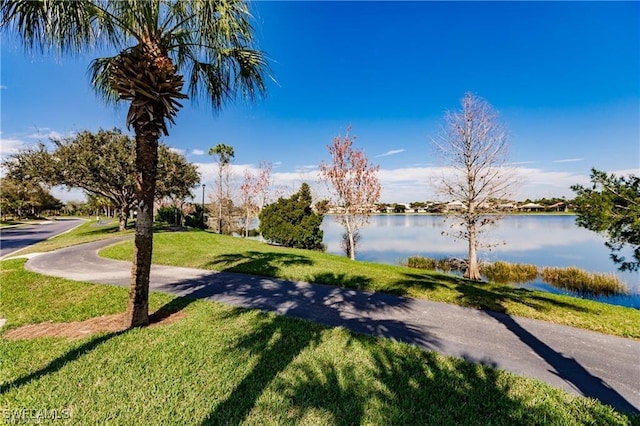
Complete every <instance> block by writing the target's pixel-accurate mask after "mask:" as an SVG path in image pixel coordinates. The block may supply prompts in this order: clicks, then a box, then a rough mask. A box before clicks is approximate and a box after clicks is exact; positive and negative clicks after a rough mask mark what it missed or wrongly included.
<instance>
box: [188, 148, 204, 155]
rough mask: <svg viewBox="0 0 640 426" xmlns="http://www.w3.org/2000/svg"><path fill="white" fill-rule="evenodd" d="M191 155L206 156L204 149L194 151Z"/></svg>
mask: <svg viewBox="0 0 640 426" xmlns="http://www.w3.org/2000/svg"><path fill="white" fill-rule="evenodd" d="M191 155H204V150H202V149H192V150H191Z"/></svg>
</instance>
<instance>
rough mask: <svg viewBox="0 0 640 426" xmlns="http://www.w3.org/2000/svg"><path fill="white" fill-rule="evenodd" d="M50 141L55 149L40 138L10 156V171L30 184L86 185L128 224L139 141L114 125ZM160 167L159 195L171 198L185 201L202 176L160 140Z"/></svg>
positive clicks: (97, 200)
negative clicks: (34, 143) (33, 146)
mask: <svg viewBox="0 0 640 426" xmlns="http://www.w3.org/2000/svg"><path fill="white" fill-rule="evenodd" d="M51 143H52V145H53V150H52V151H49V150H48V149H47V147H46V145H45V144H43V143H40V144H38V146H37V147H35V148H27V149H25V150H23V151H21V152H19V153H17V154H15V155H13V156H11V157H10V158H9V159H8V160H7V161H5V162H4V163H3V166H4V167H5V168H6V169H7V176H8V177H9V178H10V179H11V180H13V181H17V182H22V183H23V184H24V185H26V187H33V188H46V187H51V186H55V185H64V186H66V187H68V188H78V189H82V190H84V191H85V192H86V193H87V194H89V195H90V196H91V199H93V204H100V202H102V203H105V202H106V205H110V206H115V207H116V208H117V210H118V212H119V213H118V216H119V223H120V224H119V229H120V230H124V229H126V227H127V219H128V218H129V216H130V211H131V210H132V209H133V208H135V206H136V191H135V186H136V165H135V149H134V147H135V143H136V142H135V140H134V139H133V138H131V137H130V136H127V135H126V134H124V133H122V131H121V130H119V129H113V130H100V131H98V132H96V133H92V132H89V131H81V132H79V133H78V134H76V135H74V136H70V137H67V138H62V139H55V138H54V139H51ZM157 168H158V181H157V184H156V187H155V193H154V200H161V199H164V198H167V199H169V200H171V202H172V203H181V202H184V200H185V199H186V198H189V197H192V196H193V195H192V194H191V192H190V191H191V188H192V187H193V186H194V185H196V184H197V183H198V182H199V181H200V176H199V174H198V171H197V169H196V167H195V166H194V165H193V164H191V163H189V162H188V161H187V160H186V158H185V157H184V156H183V155H181V154H178V153H176V152H173V151H171V150H170V149H169V148H168V147H167V146H165V145H162V144H160V146H159V156H158V165H157ZM103 205H105V204H103Z"/></svg>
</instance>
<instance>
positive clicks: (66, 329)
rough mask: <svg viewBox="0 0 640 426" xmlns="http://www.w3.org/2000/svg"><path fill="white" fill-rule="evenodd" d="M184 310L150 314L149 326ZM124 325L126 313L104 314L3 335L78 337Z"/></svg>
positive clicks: (18, 337)
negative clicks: (83, 319)
mask: <svg viewBox="0 0 640 426" xmlns="http://www.w3.org/2000/svg"><path fill="white" fill-rule="evenodd" d="M185 316H186V314H185V313H184V312H172V313H163V312H156V313H154V314H153V315H150V316H149V325H148V326H147V327H156V326H158V325H163V324H170V323H172V322H176V321H178V320H180V319H182V318H184V317H185ZM126 328H127V327H126V326H125V325H124V314H115V315H104V316H101V317H96V318H89V319H88V320H85V321H78V322H63V323H55V322H45V323H40V324H29V325H24V326H22V327H18V328H14V329H13V330H9V331H7V332H6V333H4V335H3V337H4V338H6V339H9V340H27V339H35V338H38V337H66V338H69V339H78V338H81V337H86V336H90V335H92V334H95V333H105V332H106V333H115V332H118V331H123V330H126Z"/></svg>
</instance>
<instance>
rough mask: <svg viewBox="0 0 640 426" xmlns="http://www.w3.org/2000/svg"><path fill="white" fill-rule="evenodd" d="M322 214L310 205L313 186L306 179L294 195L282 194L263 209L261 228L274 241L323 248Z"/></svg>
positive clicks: (288, 244)
mask: <svg viewBox="0 0 640 426" xmlns="http://www.w3.org/2000/svg"><path fill="white" fill-rule="evenodd" d="M322 218H323V216H322V215H320V214H316V213H314V212H313V210H312V208H311V189H310V188H309V185H307V184H306V183H303V184H302V186H301V187H300V190H299V191H298V192H297V193H295V194H293V195H292V196H291V198H280V199H279V200H278V201H276V202H275V203H273V204H269V205H268V206H266V207H265V208H263V209H262V211H261V212H260V216H259V219H260V232H261V233H262V236H263V237H264V238H265V239H266V240H267V241H270V242H272V243H276V244H280V245H283V246H286V247H293V248H300V249H308V250H324V245H323V244H322V237H323V232H322V230H321V229H320V225H322Z"/></svg>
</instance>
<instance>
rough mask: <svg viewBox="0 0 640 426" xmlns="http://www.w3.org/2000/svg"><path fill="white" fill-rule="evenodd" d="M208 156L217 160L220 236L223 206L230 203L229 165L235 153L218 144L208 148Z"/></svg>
mask: <svg viewBox="0 0 640 426" xmlns="http://www.w3.org/2000/svg"><path fill="white" fill-rule="evenodd" d="M209 155H213V156H215V157H216V158H217V160H218V185H217V186H218V194H217V198H218V200H217V204H218V233H220V234H222V229H223V217H224V216H223V205H227V204H229V202H230V201H231V190H230V184H229V181H230V180H231V167H229V165H230V164H231V161H232V160H233V158H234V157H235V153H234V151H233V147H232V146H229V145H225V144H223V143H219V144H217V145H216V146H215V147H214V148H209ZM229 215H230V213H229Z"/></svg>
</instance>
